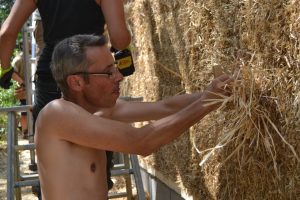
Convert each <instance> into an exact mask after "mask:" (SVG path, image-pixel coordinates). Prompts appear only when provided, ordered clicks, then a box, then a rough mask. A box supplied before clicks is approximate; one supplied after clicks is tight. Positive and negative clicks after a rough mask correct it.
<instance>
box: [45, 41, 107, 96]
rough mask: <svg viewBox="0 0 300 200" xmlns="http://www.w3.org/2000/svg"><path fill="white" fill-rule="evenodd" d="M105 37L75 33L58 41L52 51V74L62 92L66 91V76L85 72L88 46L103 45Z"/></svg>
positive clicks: (65, 92) (87, 64) (67, 87)
mask: <svg viewBox="0 0 300 200" xmlns="http://www.w3.org/2000/svg"><path fill="white" fill-rule="evenodd" d="M106 43H107V42H106V39H105V37H103V36H96V35H75V36H72V37H69V38H66V39H64V40H62V41H61V42H59V43H58V44H57V45H56V46H55V48H54V51H53V54H52V61H51V71H52V75H53V77H54V79H55V81H56V83H57V84H58V87H59V88H60V89H61V91H62V93H63V94H65V95H66V94H67V93H68V89H69V86H68V84H67V77H68V76H69V75H71V74H73V73H75V72H86V71H87V70H88V66H89V62H88V60H87V57H86V49H87V48H88V47H95V46H104V45H106Z"/></svg>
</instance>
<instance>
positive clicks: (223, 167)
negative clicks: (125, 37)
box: [123, 0, 300, 200]
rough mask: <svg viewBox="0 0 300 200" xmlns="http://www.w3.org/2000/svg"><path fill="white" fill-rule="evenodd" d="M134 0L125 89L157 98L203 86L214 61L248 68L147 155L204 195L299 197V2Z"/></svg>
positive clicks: (187, 187)
mask: <svg viewBox="0 0 300 200" xmlns="http://www.w3.org/2000/svg"><path fill="white" fill-rule="evenodd" d="M126 3H127V4H126V10H127V18H128V21H129V25H130V27H131V30H132V34H133V46H134V58H135V66H136V73H135V74H134V75H133V76H131V77H129V78H127V79H126V80H125V81H124V83H123V88H124V90H123V94H125V95H131V96H143V97H144V100H145V101H155V100H159V99H162V98H165V97H167V96H170V95H176V94H180V93H189V92H195V91H198V90H203V89H205V86H206V85H207V84H208V83H209V82H210V81H211V80H212V78H213V69H214V67H216V66H221V67H222V68H223V71H225V72H228V73H230V72H231V71H232V69H234V68H235V67H236V66H240V67H241V77H242V79H241V86H240V87H239V88H235V90H234V94H233V97H232V98H233V99H231V100H230V101H229V102H228V103H227V104H226V105H224V107H223V108H222V109H221V110H219V111H217V112H214V113H211V114H210V115H208V116H206V118H204V119H203V120H202V121H201V122H199V123H198V124H197V125H195V126H194V127H192V128H191V129H190V131H189V133H188V134H185V135H183V136H181V137H180V138H178V139H177V140H176V141H174V142H173V143H172V144H169V145H167V146H165V147H163V148H161V149H160V150H159V151H158V152H156V153H155V154H153V155H151V156H149V157H147V158H145V159H143V160H144V162H147V163H148V164H150V165H152V166H154V167H155V168H156V169H157V170H159V171H160V172H161V173H163V174H164V175H165V176H166V177H168V178H169V179H170V180H172V181H174V182H177V183H178V185H179V186H180V187H182V189H183V190H186V191H187V192H188V193H189V194H190V195H191V196H193V197H194V199H197V200H198V199H224V200H225V199H226V200H227V199H274V200H275V199H276V200H278V199H299V197H300V163H299V160H298V159H297V156H298V157H299V156H300V111H299V110H300V109H299V108H300V66H299V65H300V43H299V39H300V2H299V1H297V0H272V1H271V0H258V1H251V0H246V1H238V0H227V1H216V0H206V1H202V0H196V1H195V0H182V1H179V0H151V1H150V0H135V1H133V0H132V1H129V0H127V1H126ZM226 136H227V137H226ZM229 136H230V137H229ZM224 138H225V139H224ZM220 142H221V143H220ZM218 144H220V145H224V146H222V147H221V148H218V149H214V150H213V151H205V152H204V153H201V154H199V153H198V151H197V150H199V151H204V150H207V149H210V148H214V147H216V145H218ZM210 152H211V156H210V157H208V159H207V160H206V162H204V163H203V164H202V165H201V166H199V163H201V162H202V161H204V159H205V158H206V157H205V156H206V155H208V154H207V153H210Z"/></svg>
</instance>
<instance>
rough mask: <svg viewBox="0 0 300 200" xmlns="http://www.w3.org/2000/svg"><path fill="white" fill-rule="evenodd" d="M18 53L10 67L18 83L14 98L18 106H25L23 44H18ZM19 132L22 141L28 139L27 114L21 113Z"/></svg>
mask: <svg viewBox="0 0 300 200" xmlns="http://www.w3.org/2000/svg"><path fill="white" fill-rule="evenodd" d="M19 50H20V52H18V53H17V55H16V56H15V57H14V59H13V61H12V64H11V66H12V67H13V68H14V71H15V72H16V73H17V74H18V76H17V78H16V77H14V78H13V79H15V81H16V82H17V83H18V85H19V87H17V88H16V89H15V97H16V99H18V100H19V101H20V105H21V106H23V105H27V103H26V91H25V78H24V77H25V76H24V75H25V72H24V68H25V65H24V56H23V51H22V50H23V44H22V42H20V43H19ZM20 123H21V131H22V136H23V139H28V127H27V112H21V118H20Z"/></svg>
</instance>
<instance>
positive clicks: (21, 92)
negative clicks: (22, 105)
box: [15, 84, 26, 100]
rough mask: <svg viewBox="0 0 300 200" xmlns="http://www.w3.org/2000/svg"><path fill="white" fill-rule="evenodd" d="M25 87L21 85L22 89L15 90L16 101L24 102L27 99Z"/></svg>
mask: <svg viewBox="0 0 300 200" xmlns="http://www.w3.org/2000/svg"><path fill="white" fill-rule="evenodd" d="M25 91H26V90H25V87H24V84H23V85H21V86H20V87H18V88H16V89H15V97H16V99H18V100H22V99H25V98H26V92H25Z"/></svg>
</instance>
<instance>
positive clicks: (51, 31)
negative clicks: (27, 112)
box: [33, 0, 113, 189]
mask: <svg viewBox="0 0 300 200" xmlns="http://www.w3.org/2000/svg"><path fill="white" fill-rule="evenodd" d="M37 7H38V10H39V12H40V15H41V18H42V23H43V28H44V34H43V35H44V42H45V47H44V48H43V50H42V53H41V55H40V57H39V60H38V64H37V70H36V79H35V86H36V90H35V104H34V107H33V118H34V123H35V120H36V118H37V116H38V114H39V112H40V111H41V109H42V108H43V107H44V106H45V105H46V104H47V103H49V102H50V101H52V100H54V99H58V98H60V97H61V92H60V90H59V89H58V87H57V85H56V82H55V80H54V79H53V76H52V73H51V69H50V62H51V58H52V53H53V50H54V47H55V45H56V44H57V43H58V42H59V41H61V40H63V39H65V38H67V37H70V36H73V35H77V34H94V35H102V34H103V32H104V25H105V19H104V16H103V13H102V10H101V7H100V6H99V5H98V4H97V3H96V2H95V0H38V1H37ZM112 166H113V164H112V156H111V154H110V153H109V152H108V153H107V173H108V176H107V177H108V180H107V181H108V186H109V188H110V189H111V187H112V184H113V183H112V181H111V180H110V168H111V167H112Z"/></svg>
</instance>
